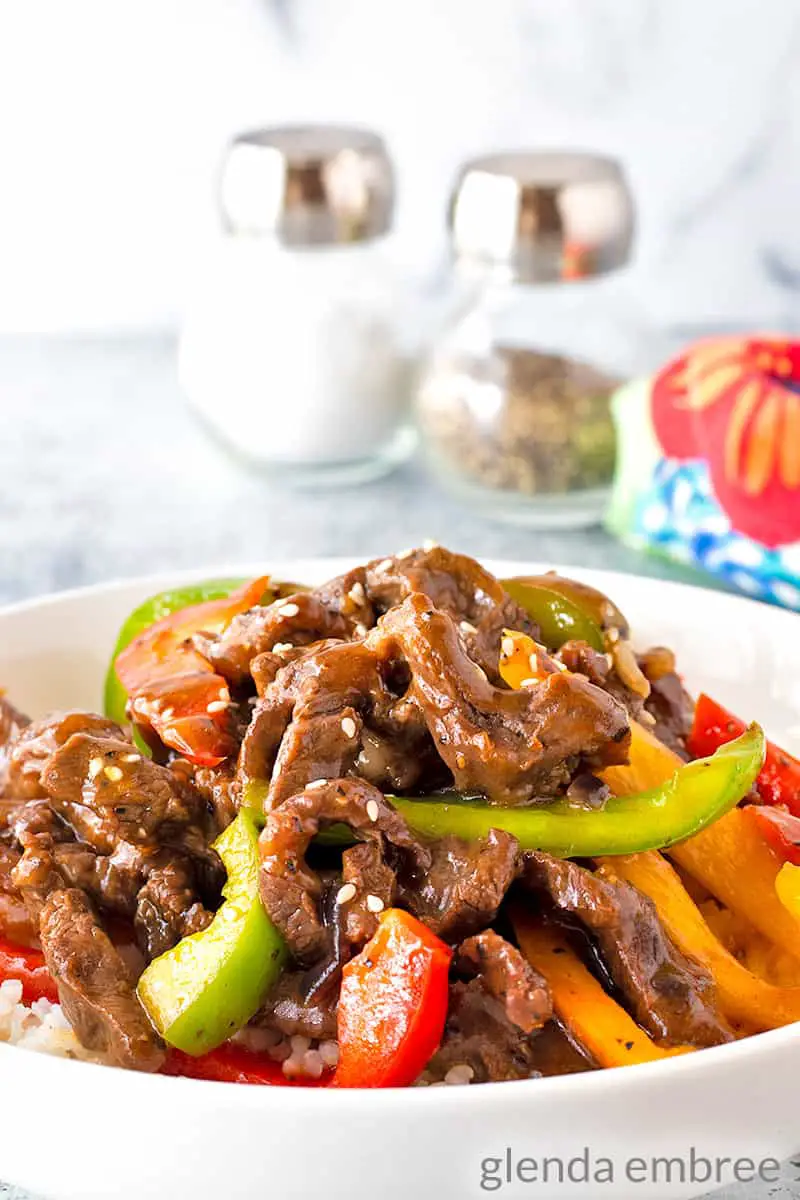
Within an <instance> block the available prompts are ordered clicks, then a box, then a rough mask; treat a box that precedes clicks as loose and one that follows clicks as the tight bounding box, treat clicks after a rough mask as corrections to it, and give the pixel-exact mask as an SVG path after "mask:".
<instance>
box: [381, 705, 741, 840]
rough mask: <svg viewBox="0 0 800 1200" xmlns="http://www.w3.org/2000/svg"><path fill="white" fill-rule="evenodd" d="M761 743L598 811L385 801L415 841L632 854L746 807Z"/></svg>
mask: <svg viewBox="0 0 800 1200" xmlns="http://www.w3.org/2000/svg"><path fill="white" fill-rule="evenodd" d="M764 753H765V739H764V734H763V732H762V731H761V729H760V728H759V726H758V725H751V726H750V727H749V729H748V730H747V731H746V732H745V733H743V734H742V735H741V737H738V738H736V740H735V741H733V742H728V743H727V744H726V745H724V746H721V747H720V748H719V750H717V751H716V753H714V754H712V755H711V756H710V757H709V758H700V759H697V760H696V761H695V762H693V763H689V764H688V765H687V766H685V767H680V768H679V769H678V770H677V771H676V772H675V774H674V775H673V777H672V778H671V779H670V780H669V781H668V782H667V783H665V784H664V785H663V786H662V787H658V788H654V789H653V790H652V791H649V792H640V793H639V794H638V795H634V796H612V797H611V799H610V800H609V801H608V803H607V804H606V805H605V807H604V808H602V809H597V810H592V809H588V810H587V809H585V808H577V807H576V806H574V805H571V804H570V803H569V802H568V801H564V800H559V801H556V802H555V803H554V804H549V805H546V806H537V807H535V808H497V807H495V806H492V805H489V804H475V803H472V802H470V803H442V802H440V801H438V800H436V799H435V798H434V797H431V798H429V799H424V800H415V799H412V798H409V797H406V796H392V797H390V799H391V802H392V804H393V805H394V807H395V808H396V809H397V811H398V812H399V813H400V814H401V815H402V816H403V817H404V818H405V820H406V821H407V822H408V825H409V827H410V828H411V829H412V830H413V831H414V832H415V833H416V834H418V835H419V836H420V837H424V838H431V839H433V838H442V837H447V836H449V835H455V836H456V837H460V838H465V839H467V840H477V839H478V838H482V837H485V836H486V835H487V834H488V833H489V831H490V830H491V829H504V830H505V831H506V832H507V833H510V834H513V836H514V837H516V838H517V840H518V841H519V843H520V845H521V847H522V848H523V849H524V850H546V851H547V852H548V853H550V854H554V855H556V856H557V857H559V858H594V857H595V856H597V855H603V854H610V855H611V854H638V853H639V852H640V851H643V850H662V849H664V848H665V847H667V846H672V845H674V844H675V843H676V842H683V841H685V840H686V839H687V838H690V837H692V836H693V835H694V834H696V833H699V832H700V830H701V829H705V828H706V826H707V825H711V824H713V823H714V821H717V820H719V818H720V817H722V816H724V815H725V813H726V812H728V811H729V810H730V809H732V808H735V807H736V805H737V804H738V803H739V802H740V801H741V800H743V799H744V797H745V796H746V795H747V793H748V792H749V791H750V788H751V787H752V786H753V784H754V783H755V781H756V779H757V778H758V774H759V772H760V770H761V767H762V764H763V762H764Z"/></svg>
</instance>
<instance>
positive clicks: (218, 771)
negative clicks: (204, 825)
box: [173, 762, 239, 839]
mask: <svg viewBox="0 0 800 1200" xmlns="http://www.w3.org/2000/svg"><path fill="white" fill-rule="evenodd" d="M173 770H174V764H173ZM191 778H192V779H193V782H194V786H195V787H196V788H197V791H198V792H199V793H200V795H201V796H202V798H203V800H204V801H205V804H206V811H207V813H208V818H209V820H208V824H209V826H210V829H209V833H210V835H211V837H212V839H213V838H215V837H217V836H218V835H219V834H220V833H222V832H223V830H225V829H227V828H228V826H229V825H230V823H231V821H232V820H233V818H234V817H235V816H236V813H237V811H238V807H239V806H238V802H237V796H236V789H235V787H234V780H235V768H234V767H233V766H232V765H231V763H230V762H225V763H223V765H222V766H220V767H195V768H194V771H193V772H192V775H191Z"/></svg>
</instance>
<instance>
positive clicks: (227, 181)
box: [179, 126, 414, 485]
mask: <svg viewBox="0 0 800 1200" xmlns="http://www.w3.org/2000/svg"><path fill="white" fill-rule="evenodd" d="M220 207H221V213H222V221H223V226H224V230H223V233H222V236H221V238H220V240H219V242H218V245H217V246H216V252H215V255H214V257H213V259H212V262H211V263H210V264H207V265H206V266H205V268H204V274H203V275H202V277H201V278H200V279H199V280H198V282H197V285H196V287H195V293H194V296H193V297H192V300H191V303H190V305H189V307H188V313H187V316H186V320H185V324H184V328H183V333H182V337H181V345H180V355H179V374H180V380H181V384H182V387H183V390H184V392H185V393H186V395H187V397H188V399H189V401H190V403H191V404H192V405H193V407H194V408H195V410H196V411H197V413H198V414H199V415H200V416H201V418H202V419H203V421H204V422H205V424H206V425H207V426H208V427H209V428H210V429H211V430H212V432H213V433H214V434H215V435H216V436H217V437H218V438H219V439H220V440H221V441H222V442H223V443H225V444H226V445H227V446H229V447H230V448H232V449H233V450H235V451H236V452H238V453H239V454H240V455H241V456H243V457H244V458H245V459H247V460H248V461H249V462H251V463H254V464H256V465H258V466H261V467H264V468H268V469H269V472H270V475H271V476H273V477H274V476H275V475H278V476H279V478H280V479H281V481H282V482H288V483H292V484H299V485H303V484H313V483H317V482H320V483H351V482H357V481H360V480H363V479H368V478H374V477H375V476H378V475H380V474H382V473H384V472H385V471H387V470H389V469H390V468H391V467H392V466H394V465H395V464H396V463H397V462H398V461H399V460H400V459H401V458H403V457H404V456H405V455H406V453H407V452H408V451H409V450H410V448H411V446H412V445H413V441H414V438H413V435H412V432H411V428H410V420H409V411H408V410H409V408H410V387H411V384H410V379H411V367H410V356H409V354H408V353H407V352H406V351H405V349H404V347H403V345H402V328H401V324H400V319H401V317H402V313H403V303H404V288H403V283H402V281H401V279H400V278H399V277H398V275H397V274H396V272H395V269H394V267H393V265H392V262H391V259H390V257H389V255H388V254H387V247H386V242H387V238H388V236H389V233H390V230H391V224H392V213H393V208H394V176H393V170H392V164H391V161H390V159H389V157H388V154H387V151H386V148H385V146H384V144H383V142H382V140H381V139H380V138H379V137H378V136H377V134H375V133H372V132H371V131H369V130H364V129H355V128H350V127H344V126H342V127H340V126H298V127H280V128H273V129H262V130H256V131H253V132H250V133H245V134H242V135H241V136H239V137H237V138H235V139H234V141H233V142H232V143H231V145H230V146H229V148H228V151H227V154H226V157H225V161H224V164H223V169H222V176H221V184H220Z"/></svg>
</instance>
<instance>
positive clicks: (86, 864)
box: [52, 841, 149, 918]
mask: <svg viewBox="0 0 800 1200" xmlns="http://www.w3.org/2000/svg"><path fill="white" fill-rule="evenodd" d="M52 854H53V860H54V863H55V867H56V869H57V871H58V874H59V875H60V877H61V878H62V879H63V880H64V883H65V885H66V886H67V887H74V888H81V889H82V890H83V891H84V892H86V894H87V895H88V896H90V897H91V899H92V901H93V902H94V904H95V905H96V907H97V908H99V909H101V910H102V911H104V912H107V913H111V914H114V915H115V916H121V917H128V918H130V917H133V915H134V913H135V912H136V898H137V896H138V894H139V890H140V888H141V887H142V886H143V884H144V881H145V879H146V878H147V871H148V865H149V864H148V856H147V855H146V854H145V853H144V852H143V850H142V848H141V847H139V846H134V845H132V844H131V843H130V842H122V841H120V842H117V845H116V846H115V848H114V851H113V853H111V854H98V853H97V851H96V850H93V849H92V847H91V846H87V845H85V844H84V843H83V842H64V843H61V844H57V845H54V846H53V851H52Z"/></svg>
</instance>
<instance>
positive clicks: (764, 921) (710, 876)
mask: <svg viewBox="0 0 800 1200" xmlns="http://www.w3.org/2000/svg"><path fill="white" fill-rule="evenodd" d="M755 811H756V810H755V809H752V808H734V809H733V810H732V811H731V812H729V813H726V815H725V816H724V817H721V818H720V820H719V821H717V822H716V823H715V824H714V825H711V826H709V828H708V829H704V830H702V832H700V833H697V834H695V836H694V837H692V838H689V839H688V841H686V842H682V843H680V845H677V846H673V847H672V848H671V849H670V850H669V852H668V853H669V856H670V858H672V859H674V861H675V862H676V863H677V864H678V866H679V867H682V868H683V870H685V871H688V872H689V874H690V875H692V876H694V878H695V879H697V880H699V881H700V883H702V884H703V886H704V887H705V888H707V889H708V891H709V892H711V894H712V895H713V896H716V898H717V899H718V900H721V901H722V903H723V904H725V905H727V907H728V908H731V909H733V911H734V912H737V913H740V914H741V915H742V916H743V917H746V918H747V920H748V921H749V922H750V924H751V925H754V926H755V928H756V929H757V930H758V931H759V932H760V933H763V934H764V936H765V937H766V938H768V939H769V941H771V942H776V943H777V944H778V945H779V946H780V947H781V948H782V949H784V950H786V951H787V952H788V953H789V954H792V955H794V956H795V957H796V958H800V919H798V918H797V917H795V916H793V915H792V914H791V913H790V912H789V911H788V910H787V909H786V908H785V907H784V905H783V904H782V903H781V901H780V899H779V897H778V893H777V891H776V883H777V879H778V872H779V871H780V869H781V867H782V866H783V861H782V859H781V858H780V856H779V855H778V854H776V853H775V851H774V850H773V849H772V848H771V847H770V846H769V845H768V843H767V842H766V841H765V840H764V837H763V836H762V834H761V831H760V829H759V827H758V825H757V823H756V821H755V820H754V819H753V814H754V812H755Z"/></svg>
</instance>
